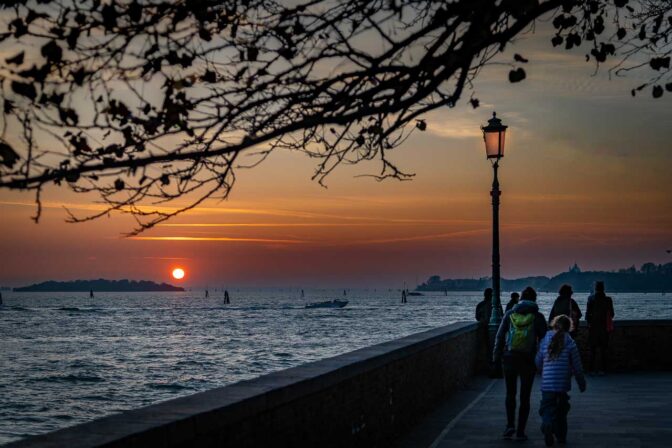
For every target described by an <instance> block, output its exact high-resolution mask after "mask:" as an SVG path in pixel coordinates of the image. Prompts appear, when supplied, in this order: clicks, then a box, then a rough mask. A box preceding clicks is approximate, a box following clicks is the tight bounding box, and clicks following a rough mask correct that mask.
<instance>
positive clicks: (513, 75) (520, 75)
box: [509, 67, 526, 83]
mask: <svg viewBox="0 0 672 448" xmlns="http://www.w3.org/2000/svg"><path fill="white" fill-rule="evenodd" d="M525 76H526V74H525V70H523V69H522V68H520V67H519V68H517V69H515V70H511V71H510V72H509V81H510V82H514V83H515V82H520V81H522V80H523V79H525Z"/></svg>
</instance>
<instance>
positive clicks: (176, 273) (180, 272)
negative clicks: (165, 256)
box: [173, 268, 184, 280]
mask: <svg viewBox="0 0 672 448" xmlns="http://www.w3.org/2000/svg"><path fill="white" fill-rule="evenodd" d="M173 278H174V279H175V280H182V279H183V278H184V269H182V268H175V269H173Z"/></svg>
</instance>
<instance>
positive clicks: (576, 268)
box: [569, 262, 581, 274]
mask: <svg viewBox="0 0 672 448" xmlns="http://www.w3.org/2000/svg"><path fill="white" fill-rule="evenodd" d="M569 272H570V273H572V274H580V273H581V268H580V267H579V265H578V264H576V262H574V266H572V267H570V268H569Z"/></svg>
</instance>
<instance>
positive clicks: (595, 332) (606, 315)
mask: <svg viewBox="0 0 672 448" xmlns="http://www.w3.org/2000/svg"><path fill="white" fill-rule="evenodd" d="M586 321H588V342H589V344H590V372H591V373H597V374H598V375H604V372H605V371H606V370H607V361H608V359H607V349H608V348H609V333H611V332H612V331H613V330H614V302H613V300H611V297H609V296H607V295H606V294H605V292H604V282H596V283H595V294H594V296H593V299H592V300H589V301H588V305H587V306H586ZM598 350H599V351H600V355H601V358H602V359H601V361H602V368H601V369H599V370H595V369H596V362H595V361H596V360H597V352H598Z"/></svg>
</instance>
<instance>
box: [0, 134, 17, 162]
mask: <svg viewBox="0 0 672 448" xmlns="http://www.w3.org/2000/svg"><path fill="white" fill-rule="evenodd" d="M18 160H19V155H18V154H17V153H16V151H14V148H12V147H11V146H9V145H8V144H7V143H5V142H3V141H0V164H2V165H5V166H6V167H7V168H13V167H14V164H15V163H16V162H17V161H18Z"/></svg>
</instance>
